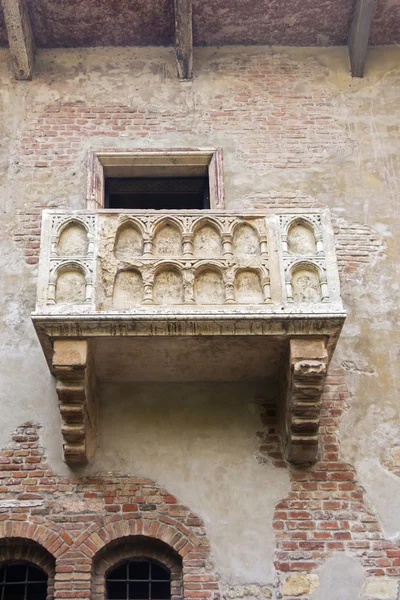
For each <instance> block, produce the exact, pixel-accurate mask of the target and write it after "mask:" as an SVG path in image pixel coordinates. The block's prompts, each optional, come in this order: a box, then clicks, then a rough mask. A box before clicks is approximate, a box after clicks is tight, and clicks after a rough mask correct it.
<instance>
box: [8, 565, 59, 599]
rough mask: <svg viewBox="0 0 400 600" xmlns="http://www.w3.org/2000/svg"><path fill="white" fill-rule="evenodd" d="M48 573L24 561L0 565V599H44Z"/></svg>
mask: <svg viewBox="0 0 400 600" xmlns="http://www.w3.org/2000/svg"><path fill="white" fill-rule="evenodd" d="M47 580H48V575H47V573H45V572H44V571H43V570H42V569H39V568H38V567H35V566H33V565H31V564H29V563H24V562H9V563H6V564H3V565H2V566H0V600H46V598H47Z"/></svg>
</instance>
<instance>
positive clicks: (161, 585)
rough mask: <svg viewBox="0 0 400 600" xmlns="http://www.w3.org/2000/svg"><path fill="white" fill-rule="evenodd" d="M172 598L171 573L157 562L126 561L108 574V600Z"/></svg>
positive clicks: (143, 560)
mask: <svg viewBox="0 0 400 600" xmlns="http://www.w3.org/2000/svg"><path fill="white" fill-rule="evenodd" d="M170 598H171V574H170V571H169V570H168V569H166V568H165V567H163V566H162V565H161V564H160V563H158V562H156V561H153V560H146V559H139V558H138V559H137V558H135V559H131V560H126V561H124V562H123V563H120V564H119V565H117V566H116V567H115V568H113V569H112V570H111V571H109V573H108V574H107V577H106V599H107V600H170Z"/></svg>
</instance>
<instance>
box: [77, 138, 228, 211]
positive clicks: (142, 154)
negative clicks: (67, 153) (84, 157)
mask: <svg viewBox="0 0 400 600" xmlns="http://www.w3.org/2000/svg"><path fill="white" fill-rule="evenodd" d="M140 166H150V167H162V168H164V169H167V172H166V174H168V176H173V174H174V168H175V167H184V168H185V167H187V168H188V169H190V167H193V166H204V167H207V168H208V178H209V186H210V209H211V210H223V209H224V208H225V199H224V180H223V163H222V149H221V148H147V149H146V148H140V149H132V148H130V149H120V148H118V149H111V148H100V149H96V150H91V152H90V155H89V164H88V177H87V196H86V207H87V209H88V210H99V209H102V208H104V197H105V193H104V187H105V186H104V182H105V177H107V176H110V174H111V175H112V173H113V171H114V172H115V173H116V175H114V176H120V175H117V173H118V168H128V169H129V167H140ZM125 176H126V175H125ZM149 208H151V207H150V206H149Z"/></svg>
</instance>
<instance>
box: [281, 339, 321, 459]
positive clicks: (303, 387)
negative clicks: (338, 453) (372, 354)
mask: <svg viewBox="0 0 400 600" xmlns="http://www.w3.org/2000/svg"><path fill="white" fill-rule="evenodd" d="M289 345H290V349H289V365H288V366H289V373H288V376H287V397H286V402H285V416H284V418H285V421H286V423H285V425H286V427H285V430H286V450H285V453H286V458H287V460H288V461H289V462H292V463H294V464H297V465H306V464H310V463H313V462H315V461H316V459H317V453H318V438H319V424H320V413H321V396H322V392H323V388H324V384H325V378H326V374H327V366H328V352H327V347H326V338H325V337H323V336H320V337H309V338H305V337H299V338H292V339H290V342H289Z"/></svg>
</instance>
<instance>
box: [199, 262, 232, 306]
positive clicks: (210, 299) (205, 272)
mask: <svg viewBox="0 0 400 600" xmlns="http://www.w3.org/2000/svg"><path fill="white" fill-rule="evenodd" d="M194 297H195V301H196V303H197V304H224V302H225V286H224V280H223V276H222V273H221V271H220V269H219V268H218V267H215V266H213V265H203V266H202V267H200V268H199V269H198V270H197V272H196V277H195V281H194Z"/></svg>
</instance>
